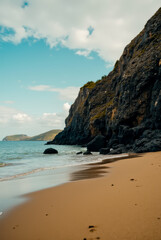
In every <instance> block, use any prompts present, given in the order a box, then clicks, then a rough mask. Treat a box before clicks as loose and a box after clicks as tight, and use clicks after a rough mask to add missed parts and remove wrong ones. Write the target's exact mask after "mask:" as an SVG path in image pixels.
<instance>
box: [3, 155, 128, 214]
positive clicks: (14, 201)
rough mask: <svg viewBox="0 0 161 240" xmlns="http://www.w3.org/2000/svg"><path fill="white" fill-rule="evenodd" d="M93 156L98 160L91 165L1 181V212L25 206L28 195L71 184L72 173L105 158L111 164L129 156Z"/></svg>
mask: <svg viewBox="0 0 161 240" xmlns="http://www.w3.org/2000/svg"><path fill="white" fill-rule="evenodd" d="M93 156H94V157H95V158H96V157H97V160H96V161H95V160H94V161H92V162H91V160H90V161H89V163H87V162H86V163H83V164H81V163H79V164H76V165H67V166H60V167H59V166H58V167H50V168H46V167H45V168H44V167H43V168H39V169H34V170H32V171H29V172H25V173H21V174H17V175H14V176H10V177H5V178H2V179H0V188H1V195H0V203H1V204H0V212H3V213H4V212H7V211H10V210H11V209H12V208H14V207H16V206H18V205H20V204H23V203H24V202H25V199H26V198H25V195H26V194H30V193H33V192H36V191H41V190H44V189H48V188H51V187H55V186H59V185H61V184H64V183H67V182H70V181H71V179H70V175H72V173H74V172H77V171H81V170H84V169H87V168H90V167H92V166H94V165H97V164H98V165H99V164H102V162H103V161H104V158H106V161H109V162H111V161H115V159H116V160H120V159H122V158H124V157H127V156H128V154H118V155H113V156H112V155H111V156H106V155H102V156H99V155H98V156H97V155H93ZM107 158H108V159H107ZM95 175H96V172H95V174H92V176H91V177H95ZM81 178H82V177H81ZM84 178H89V176H87V174H86V177H85V176H84ZM77 180H78V179H77ZM3 215H4V214H3Z"/></svg>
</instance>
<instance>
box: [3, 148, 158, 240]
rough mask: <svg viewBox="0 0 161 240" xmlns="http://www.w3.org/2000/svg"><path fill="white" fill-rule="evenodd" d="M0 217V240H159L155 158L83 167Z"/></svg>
mask: <svg viewBox="0 0 161 240" xmlns="http://www.w3.org/2000/svg"><path fill="white" fill-rule="evenodd" d="M71 180H73V181H71V182H69V183H65V184H62V185H60V186H56V187H53V188H48V189H45V190H41V191H37V192H34V193H31V194H27V195H25V198H27V201H26V202H25V203H23V204H20V205H19V206H17V207H15V208H13V209H12V210H10V211H8V212H7V213H5V214H2V215H1V216H0V239H1V240H10V239H12V240H14V239H15V240H29V239H30V240H34V239H35V240H77V239H78V240H94V239H102V240H103V239H104V240H108V239H109V240H118V239H119V240H126V239H127V240H144V239H145V240H160V239H161V191H160V188H161V152H154V153H145V154H139V155H138V156H134V157H132V158H126V159H121V160H119V161H114V162H110V163H105V161H104V164H97V165H96V164H93V165H89V166H88V167H86V168H85V169H83V170H80V171H78V172H75V173H73V174H71Z"/></svg>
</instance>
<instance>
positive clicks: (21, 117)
mask: <svg viewBox="0 0 161 240" xmlns="http://www.w3.org/2000/svg"><path fill="white" fill-rule="evenodd" d="M13 119H14V120H16V121H18V122H20V123H24V122H25V123H26V122H28V121H31V117H30V116H28V115H27V114H25V113H17V114H15V115H13Z"/></svg>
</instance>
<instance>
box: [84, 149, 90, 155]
mask: <svg viewBox="0 0 161 240" xmlns="http://www.w3.org/2000/svg"><path fill="white" fill-rule="evenodd" d="M91 154H92V153H91V152H90V151H88V150H87V151H86V152H84V153H83V155H91Z"/></svg>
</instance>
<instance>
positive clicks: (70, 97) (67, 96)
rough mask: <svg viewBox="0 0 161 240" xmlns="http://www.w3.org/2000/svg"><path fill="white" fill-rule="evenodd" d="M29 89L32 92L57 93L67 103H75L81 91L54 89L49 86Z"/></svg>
mask: <svg viewBox="0 0 161 240" xmlns="http://www.w3.org/2000/svg"><path fill="white" fill-rule="evenodd" d="M29 89H30V90H32V91H42V92H43V91H47V92H56V93H58V94H59V96H60V98H61V99H63V100H65V101H74V100H75V99H76V97H77V95H78V92H79V90H80V88H79V87H66V88H53V87H52V86H49V85H37V86H30V87H29Z"/></svg>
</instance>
